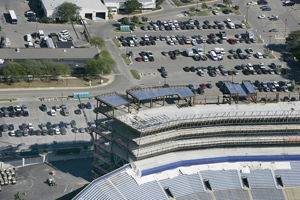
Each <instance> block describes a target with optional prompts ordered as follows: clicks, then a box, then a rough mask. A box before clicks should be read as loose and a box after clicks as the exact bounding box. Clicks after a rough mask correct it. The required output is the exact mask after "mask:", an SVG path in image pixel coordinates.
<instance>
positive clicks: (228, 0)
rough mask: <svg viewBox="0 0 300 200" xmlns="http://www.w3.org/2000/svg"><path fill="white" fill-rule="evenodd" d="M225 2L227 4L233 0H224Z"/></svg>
mask: <svg viewBox="0 0 300 200" xmlns="http://www.w3.org/2000/svg"><path fill="white" fill-rule="evenodd" d="M223 3H225V4H227V5H231V4H232V1H231V0H223Z"/></svg>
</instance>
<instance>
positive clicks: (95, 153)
mask: <svg viewBox="0 0 300 200" xmlns="http://www.w3.org/2000/svg"><path fill="white" fill-rule="evenodd" d="M94 156H96V157H98V158H99V159H100V160H102V161H104V162H106V163H111V162H110V160H108V159H107V158H104V157H103V156H101V155H100V152H99V151H96V152H94Z"/></svg>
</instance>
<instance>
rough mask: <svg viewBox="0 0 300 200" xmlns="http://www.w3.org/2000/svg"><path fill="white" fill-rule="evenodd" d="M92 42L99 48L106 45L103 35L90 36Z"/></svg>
mask: <svg viewBox="0 0 300 200" xmlns="http://www.w3.org/2000/svg"><path fill="white" fill-rule="evenodd" d="M89 41H90V44H91V45H94V46H95V47H98V48H99V49H100V48H102V47H104V46H105V41H104V39H103V38H102V37H90V38H89Z"/></svg>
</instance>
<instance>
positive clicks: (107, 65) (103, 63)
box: [85, 51, 117, 77]
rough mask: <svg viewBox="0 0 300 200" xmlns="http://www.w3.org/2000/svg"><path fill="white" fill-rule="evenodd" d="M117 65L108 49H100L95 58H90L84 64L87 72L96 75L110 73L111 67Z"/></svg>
mask: <svg viewBox="0 0 300 200" xmlns="http://www.w3.org/2000/svg"><path fill="white" fill-rule="evenodd" d="M116 66H117V63H116V62H115V60H114V59H113V58H112V57H111V56H110V54H109V52H108V51H101V52H100V53H99V54H98V58H97V59H91V60H89V62H88V63H87V65H86V66H85V71H86V73H87V74H90V75H93V76H96V77H97V76H98V75H99V74H110V73H111V71H112V69H113V68H114V67H116Z"/></svg>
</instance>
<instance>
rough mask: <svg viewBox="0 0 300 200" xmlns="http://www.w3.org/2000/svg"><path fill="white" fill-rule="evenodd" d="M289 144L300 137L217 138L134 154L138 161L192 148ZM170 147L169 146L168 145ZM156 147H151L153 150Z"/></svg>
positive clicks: (297, 140)
mask: <svg viewBox="0 0 300 200" xmlns="http://www.w3.org/2000/svg"><path fill="white" fill-rule="evenodd" d="M289 143H300V137H293V138H290V137H285V136H282V137H255V138H249V137H246V138H222V139H220V138H215V139H213V138H212V139H211V140H209V141H205V140H201V142H200V141H199V142H189V143H181V144H173V145H171V144H170V146H167V147H163V148H162V147H161V148H159V146H162V145H155V146H157V148H156V149H155V150H149V151H145V150H144V151H145V152H143V150H142V149H139V150H135V151H133V153H134V154H135V155H136V156H137V157H138V159H141V158H144V157H149V156H150V157H151V156H154V155H157V154H164V153H166V152H170V151H175V150H183V149H191V148H202V147H209V146H222V145H242V144H245V145H249V144H289ZM167 145H168V144H167ZM155 146H151V147H152V148H153V147H155Z"/></svg>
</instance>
